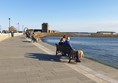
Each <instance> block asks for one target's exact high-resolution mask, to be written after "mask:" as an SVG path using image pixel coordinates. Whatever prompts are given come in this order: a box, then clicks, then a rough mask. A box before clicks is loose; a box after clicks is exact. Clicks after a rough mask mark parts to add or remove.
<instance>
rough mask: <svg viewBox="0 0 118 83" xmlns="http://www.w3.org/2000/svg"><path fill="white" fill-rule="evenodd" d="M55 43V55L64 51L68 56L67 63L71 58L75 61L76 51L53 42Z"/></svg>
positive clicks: (62, 53)
mask: <svg viewBox="0 0 118 83" xmlns="http://www.w3.org/2000/svg"><path fill="white" fill-rule="evenodd" d="M55 45H56V56H57V55H58V54H59V53H60V54H61V55H64V53H66V54H67V55H68V58H69V61H68V63H70V62H71V60H72V59H73V60H75V61H76V56H77V52H76V51H73V50H72V49H70V48H69V47H66V46H63V45H59V44H55Z"/></svg>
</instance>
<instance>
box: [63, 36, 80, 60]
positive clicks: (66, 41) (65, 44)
mask: <svg viewBox="0 0 118 83" xmlns="http://www.w3.org/2000/svg"><path fill="white" fill-rule="evenodd" d="M63 45H64V46H66V47H69V49H71V50H72V51H73V52H75V54H76V55H75V56H76V62H81V61H80V59H79V54H78V51H77V50H75V49H74V48H73V47H72V45H71V43H70V37H66V40H65V42H64V43H63Z"/></svg>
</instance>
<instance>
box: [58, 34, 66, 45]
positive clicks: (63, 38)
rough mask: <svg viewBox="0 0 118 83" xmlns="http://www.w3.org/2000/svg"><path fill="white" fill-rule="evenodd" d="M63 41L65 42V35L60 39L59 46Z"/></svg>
mask: <svg viewBox="0 0 118 83" xmlns="http://www.w3.org/2000/svg"><path fill="white" fill-rule="evenodd" d="M65 40H66V35H64V36H63V37H62V38H61V39H60V42H59V45H62V44H63V43H64V41H65Z"/></svg>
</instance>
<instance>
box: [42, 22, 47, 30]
mask: <svg viewBox="0 0 118 83" xmlns="http://www.w3.org/2000/svg"><path fill="white" fill-rule="evenodd" d="M42 32H48V23H43V24H42Z"/></svg>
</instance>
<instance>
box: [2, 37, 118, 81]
mask: <svg viewBox="0 0 118 83" xmlns="http://www.w3.org/2000/svg"><path fill="white" fill-rule="evenodd" d="M67 62H68V60H67V59H66V58H64V57H60V56H55V47H54V46H51V45H49V44H46V43H43V42H39V43H30V41H29V40H26V39H25V38H24V37H23V36H19V37H14V38H9V39H6V40H4V41H2V42H0V83H118V69H114V68H112V67H109V66H105V65H103V64H100V63H97V62H95V61H92V60H89V59H86V58H83V59H82V62H81V63H77V64H75V63H74V62H72V63H71V64H69V63H67Z"/></svg>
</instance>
